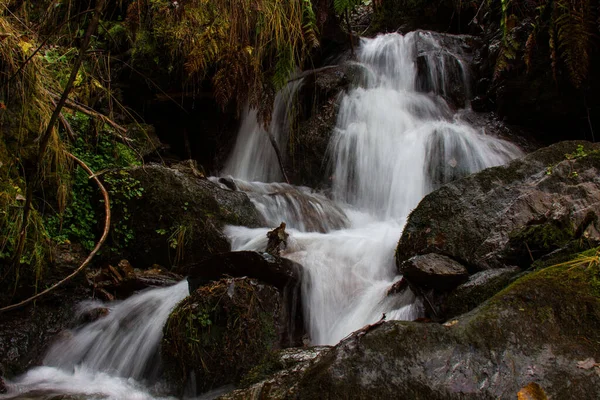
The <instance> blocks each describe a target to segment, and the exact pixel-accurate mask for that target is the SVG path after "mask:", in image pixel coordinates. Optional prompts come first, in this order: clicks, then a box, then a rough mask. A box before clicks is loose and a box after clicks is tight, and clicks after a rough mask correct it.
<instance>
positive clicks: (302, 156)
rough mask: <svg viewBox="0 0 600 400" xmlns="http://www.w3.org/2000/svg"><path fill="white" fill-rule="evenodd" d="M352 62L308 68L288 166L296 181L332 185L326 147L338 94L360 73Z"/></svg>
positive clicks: (314, 184) (333, 125) (316, 185)
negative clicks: (311, 69)
mask: <svg viewBox="0 0 600 400" xmlns="http://www.w3.org/2000/svg"><path fill="white" fill-rule="evenodd" d="M360 73H361V72H360V67H358V66H356V65H352V64H341V65H338V66H331V67H325V68H321V69H317V70H315V71H314V72H313V71H307V72H306V73H305V74H306V76H305V77H304V82H303V84H302V87H301V88H300V91H299V93H298V105H299V108H298V115H297V117H296V118H297V122H298V131H297V132H296V134H295V136H294V146H293V152H291V154H290V155H289V157H288V165H287V168H286V169H287V170H288V171H290V173H291V176H290V179H291V180H292V181H293V183H295V184H299V185H306V186H310V187H315V188H316V187H325V186H329V185H330V182H329V179H328V176H327V163H328V159H327V147H328V145H329V138H330V137H331V134H332V133H333V129H334V128H335V124H336V121H337V115H338V111H339V96H340V94H342V93H344V92H345V91H346V90H347V89H348V88H349V87H350V85H351V83H352V82H353V81H355V80H357V78H358V77H359V76H360Z"/></svg>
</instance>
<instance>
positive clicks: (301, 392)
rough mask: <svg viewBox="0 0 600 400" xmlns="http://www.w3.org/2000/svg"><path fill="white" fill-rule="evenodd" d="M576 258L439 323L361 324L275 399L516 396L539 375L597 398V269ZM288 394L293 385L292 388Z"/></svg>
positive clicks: (570, 395) (572, 394) (568, 394)
mask: <svg viewBox="0 0 600 400" xmlns="http://www.w3.org/2000/svg"><path fill="white" fill-rule="evenodd" d="M590 259H591V258H588V259H581V258H578V259H577V260H578V261H576V262H572V263H571V264H568V265H559V266H552V267H549V268H546V269H544V270H541V271H537V272H534V273H530V274H528V275H526V276H524V277H522V278H520V279H518V280H517V281H515V282H514V283H512V284H511V285H509V286H508V287H507V288H506V289H504V290H502V291H501V292H500V293H498V294H496V295H495V296H493V297H492V298H491V299H489V300H488V301H486V302H485V303H483V304H482V305H481V306H479V307H478V308H476V309H475V310H473V311H471V312H470V313H468V314H464V315H462V316H460V317H458V318H457V319H455V320H453V321H448V323H446V324H444V325H441V324H436V323H428V324H426V323H416V322H402V321H390V322H384V323H381V324H376V325H374V326H372V327H368V328H364V329H362V330H360V331H358V332H356V333H355V334H353V335H352V336H350V337H349V338H347V339H345V340H344V341H343V342H341V343H340V344H338V345H337V346H336V347H334V348H333V349H332V350H331V351H330V352H328V353H326V354H325V355H324V356H323V357H321V358H320V359H318V360H317V361H316V362H315V363H313V364H312V365H311V366H310V367H309V368H308V369H307V370H306V372H300V373H298V374H297V375H296V377H295V379H293V380H292V381H291V383H290V381H289V380H288V381H287V383H286V385H287V386H285V387H284V388H282V387H278V388H270V390H272V391H275V390H277V391H278V392H279V393H286V390H288V391H293V394H291V395H283V396H281V397H278V398H286V399H292V398H306V399H311V398H320V399H362V398H406V399H415V400H419V399H421V400H442V399H444V400H447V399H457V400H458V399H461V400H464V399H482V400H483V399H486V400H487V399H511V400H512V399H514V398H516V394H517V392H518V391H519V390H520V389H522V388H523V387H526V386H527V385H528V384H529V383H530V382H536V383H537V384H538V385H539V386H540V387H541V388H542V389H543V390H544V391H545V392H546V393H547V395H548V397H549V398H555V399H597V398H600V376H599V374H598V373H597V370H596V369H597V367H590V368H588V369H585V368H582V367H581V365H582V364H581V363H580V362H581V361H584V360H588V359H590V358H592V359H594V360H599V359H600V344H599V343H600V290H599V288H600V286H599V282H600V267H599V265H598V263H597V261H598V258H597V255H596V258H595V260H596V263H591V264H590V263H589V261H590ZM288 393H289V392H288Z"/></svg>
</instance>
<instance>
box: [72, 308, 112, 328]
mask: <svg viewBox="0 0 600 400" xmlns="http://www.w3.org/2000/svg"><path fill="white" fill-rule="evenodd" d="M109 313H110V309H109V308H108V307H94V308H90V309H86V310H84V311H82V312H81V314H80V315H79V317H78V319H77V322H78V323H79V324H89V323H90V322H94V321H97V320H99V319H100V318H104V317H106V316H107V315H108V314H109Z"/></svg>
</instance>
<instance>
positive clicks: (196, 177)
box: [109, 164, 261, 268]
mask: <svg viewBox="0 0 600 400" xmlns="http://www.w3.org/2000/svg"><path fill="white" fill-rule="evenodd" d="M123 172H125V173H126V174H127V176H128V177H129V178H130V179H132V180H135V181H136V182H138V183H139V184H138V185H137V186H136V187H138V186H139V188H141V189H142V190H143V192H142V195H141V196H129V198H127V196H126V193H124V195H123V196H120V197H119V198H115V199H114V200H113V202H114V201H117V200H118V201H120V202H121V205H122V206H121V207H118V208H117V209H115V215H114V216H113V220H114V221H116V223H123V222H124V220H125V218H127V226H128V228H129V229H131V235H132V236H133V239H132V240H130V241H129V242H128V243H127V244H126V246H123V248H122V249H119V252H118V254H116V256H117V257H119V259H121V258H124V257H125V258H127V259H128V260H130V261H131V262H132V264H134V265H136V266H139V267H140V268H145V267H146V266H151V265H152V264H160V265H163V266H173V265H185V264H191V263H195V262H200V261H203V260H204V259H206V258H207V257H209V256H210V255H211V254H216V253H221V252H226V251H229V249H230V246H229V242H228V241H227V238H226V237H225V236H224V234H223V233H222V228H223V227H224V226H225V225H228V224H230V225H242V226H248V227H258V226H260V224H261V223H260V219H259V216H258V213H257V211H256V209H255V208H254V205H253V204H252V203H251V202H250V200H249V199H248V196H246V194H244V193H242V192H234V191H231V190H225V189H222V188H220V187H219V186H217V185H215V184H214V183H212V182H210V181H209V180H208V179H206V178H204V177H203V176H202V175H201V174H200V173H196V174H194V173H193V171H191V170H190V171H188V170H185V169H184V170H181V169H179V170H178V169H174V168H167V167H164V166H161V165H156V164H150V165H146V166H143V167H136V168H129V169H126V170H124V171H123ZM109 189H110V188H109ZM121 192H122V191H121Z"/></svg>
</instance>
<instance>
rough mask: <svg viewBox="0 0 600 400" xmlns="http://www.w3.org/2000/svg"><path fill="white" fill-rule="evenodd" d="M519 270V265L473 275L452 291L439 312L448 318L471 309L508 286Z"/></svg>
mask: <svg viewBox="0 0 600 400" xmlns="http://www.w3.org/2000/svg"><path fill="white" fill-rule="evenodd" d="M519 271H520V269H519V268H518V267H509V268H500V269H491V270H487V271H480V272H477V273H476V274H473V275H471V276H470V277H469V280H468V281H467V282H465V283H463V284H462V285H460V286H458V287H457V288H456V289H454V290H453V291H452V292H450V294H449V295H448V298H447V299H445V301H444V303H442V307H441V308H442V309H440V310H438V313H439V314H440V315H444V319H446V318H451V317H454V316H457V315H460V314H463V313H466V312H468V311H471V310H472V309H474V308H475V307H477V306H478V305H480V304H481V303H483V302H484V301H485V300H487V299H488V298H490V297H492V296H493V295H494V294H496V293H498V292H499V291H500V290H502V289H503V288H504V287H506V286H507V285H508V284H509V283H510V281H511V280H512V279H513V278H514V277H515V276H516V275H517V274H518V273H519Z"/></svg>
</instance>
